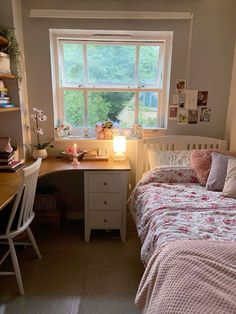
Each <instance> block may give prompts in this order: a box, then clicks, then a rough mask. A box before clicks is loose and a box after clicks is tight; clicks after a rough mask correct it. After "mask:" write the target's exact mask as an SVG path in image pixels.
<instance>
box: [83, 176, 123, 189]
mask: <svg viewBox="0 0 236 314" xmlns="http://www.w3.org/2000/svg"><path fill="white" fill-rule="evenodd" d="M121 188H122V175H121V174H120V173H118V174H114V173H113V174H111V173H107V174H105V173H99V172H98V173H89V192H120V191H121Z"/></svg>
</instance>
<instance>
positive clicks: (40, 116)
mask: <svg viewBox="0 0 236 314" xmlns="http://www.w3.org/2000/svg"><path fill="white" fill-rule="evenodd" d="M33 111H34V114H32V115H31V118H32V119H33V120H34V122H35V125H34V126H33V131H34V132H35V133H36V139H37V144H36V145H33V146H34V147H35V148H34V150H33V153H32V157H33V158H34V159H37V158H39V157H41V158H42V159H46V158H47V156H48V153H47V150H46V147H48V146H49V147H53V146H52V145H51V142H44V143H41V139H40V136H42V135H43V129H42V128H41V127H40V123H41V122H45V121H47V116H46V115H45V114H44V112H43V111H42V110H39V109H37V108H33Z"/></svg>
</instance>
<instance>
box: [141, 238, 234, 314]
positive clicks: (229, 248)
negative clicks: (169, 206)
mask: <svg viewBox="0 0 236 314" xmlns="http://www.w3.org/2000/svg"><path fill="white" fill-rule="evenodd" d="M136 304H137V305H139V306H140V307H141V308H143V309H144V313H145V314H167V313H168V314H178V313H179V314H194V313H199V314H202V313H206V314H235V313H236V243H235V242H226V243H223V242H216V241H176V242H172V243H169V244H168V245H167V246H165V247H164V248H163V249H160V250H157V251H156V252H155V254H154V255H153V256H152V258H151V259H150V261H149V264H148V266H147V268H146V270H145V273H144V275H143V278H142V280H141V282H140V286H139V289H138V292H137V296H136Z"/></svg>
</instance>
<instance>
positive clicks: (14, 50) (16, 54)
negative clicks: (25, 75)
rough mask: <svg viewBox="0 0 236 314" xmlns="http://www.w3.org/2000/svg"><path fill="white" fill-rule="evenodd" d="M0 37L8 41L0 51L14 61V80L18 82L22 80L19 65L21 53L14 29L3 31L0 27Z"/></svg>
mask: <svg viewBox="0 0 236 314" xmlns="http://www.w3.org/2000/svg"><path fill="white" fill-rule="evenodd" d="M0 35H1V36H3V37H5V38H6V39H7V40H8V44H7V45H6V46H1V47H0V51H1V52H3V53H5V54H7V55H9V56H10V58H12V59H13V60H14V67H15V71H13V72H14V74H15V76H16V79H17V80H18V81H19V82H20V81H21V80H22V76H21V64H20V56H21V52H20V48H19V44H18V42H17V39H16V35H15V29H14V28H13V27H10V28H8V29H5V28H3V27H1V26H0Z"/></svg>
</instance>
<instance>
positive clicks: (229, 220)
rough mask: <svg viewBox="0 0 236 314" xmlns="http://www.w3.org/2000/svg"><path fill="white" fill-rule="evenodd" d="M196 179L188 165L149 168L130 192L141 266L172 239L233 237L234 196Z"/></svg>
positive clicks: (235, 237)
mask: <svg viewBox="0 0 236 314" xmlns="http://www.w3.org/2000/svg"><path fill="white" fill-rule="evenodd" d="M196 182H197V179H196V176H195V172H194V171H193V170H192V169H191V168H181V169H178V168H177V169H176V168H175V169H174V168H165V169H153V170H152V171H150V172H149V173H148V174H147V175H146V176H145V177H144V178H143V179H142V180H141V182H140V183H139V184H138V186H137V187H136V189H135V190H134V191H133V193H132V196H131V198H130V202H129V203H130V209H131V212H132V214H133V218H134V221H135V224H136V227H137V231H138V235H139V237H140V240H141V243H142V249H141V258H142V261H143V263H144V265H145V266H146V265H147V264H148V261H149V259H150V257H151V256H152V254H153V253H154V252H155V251H156V249H159V248H160V247H162V246H163V245H166V244H167V243H169V242H172V241H176V240H217V241H232V240H236V199H233V198H227V197H224V196H222V194H221V192H212V191H208V190H206V189H205V187H203V186H201V185H200V184H198V183H196Z"/></svg>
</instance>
